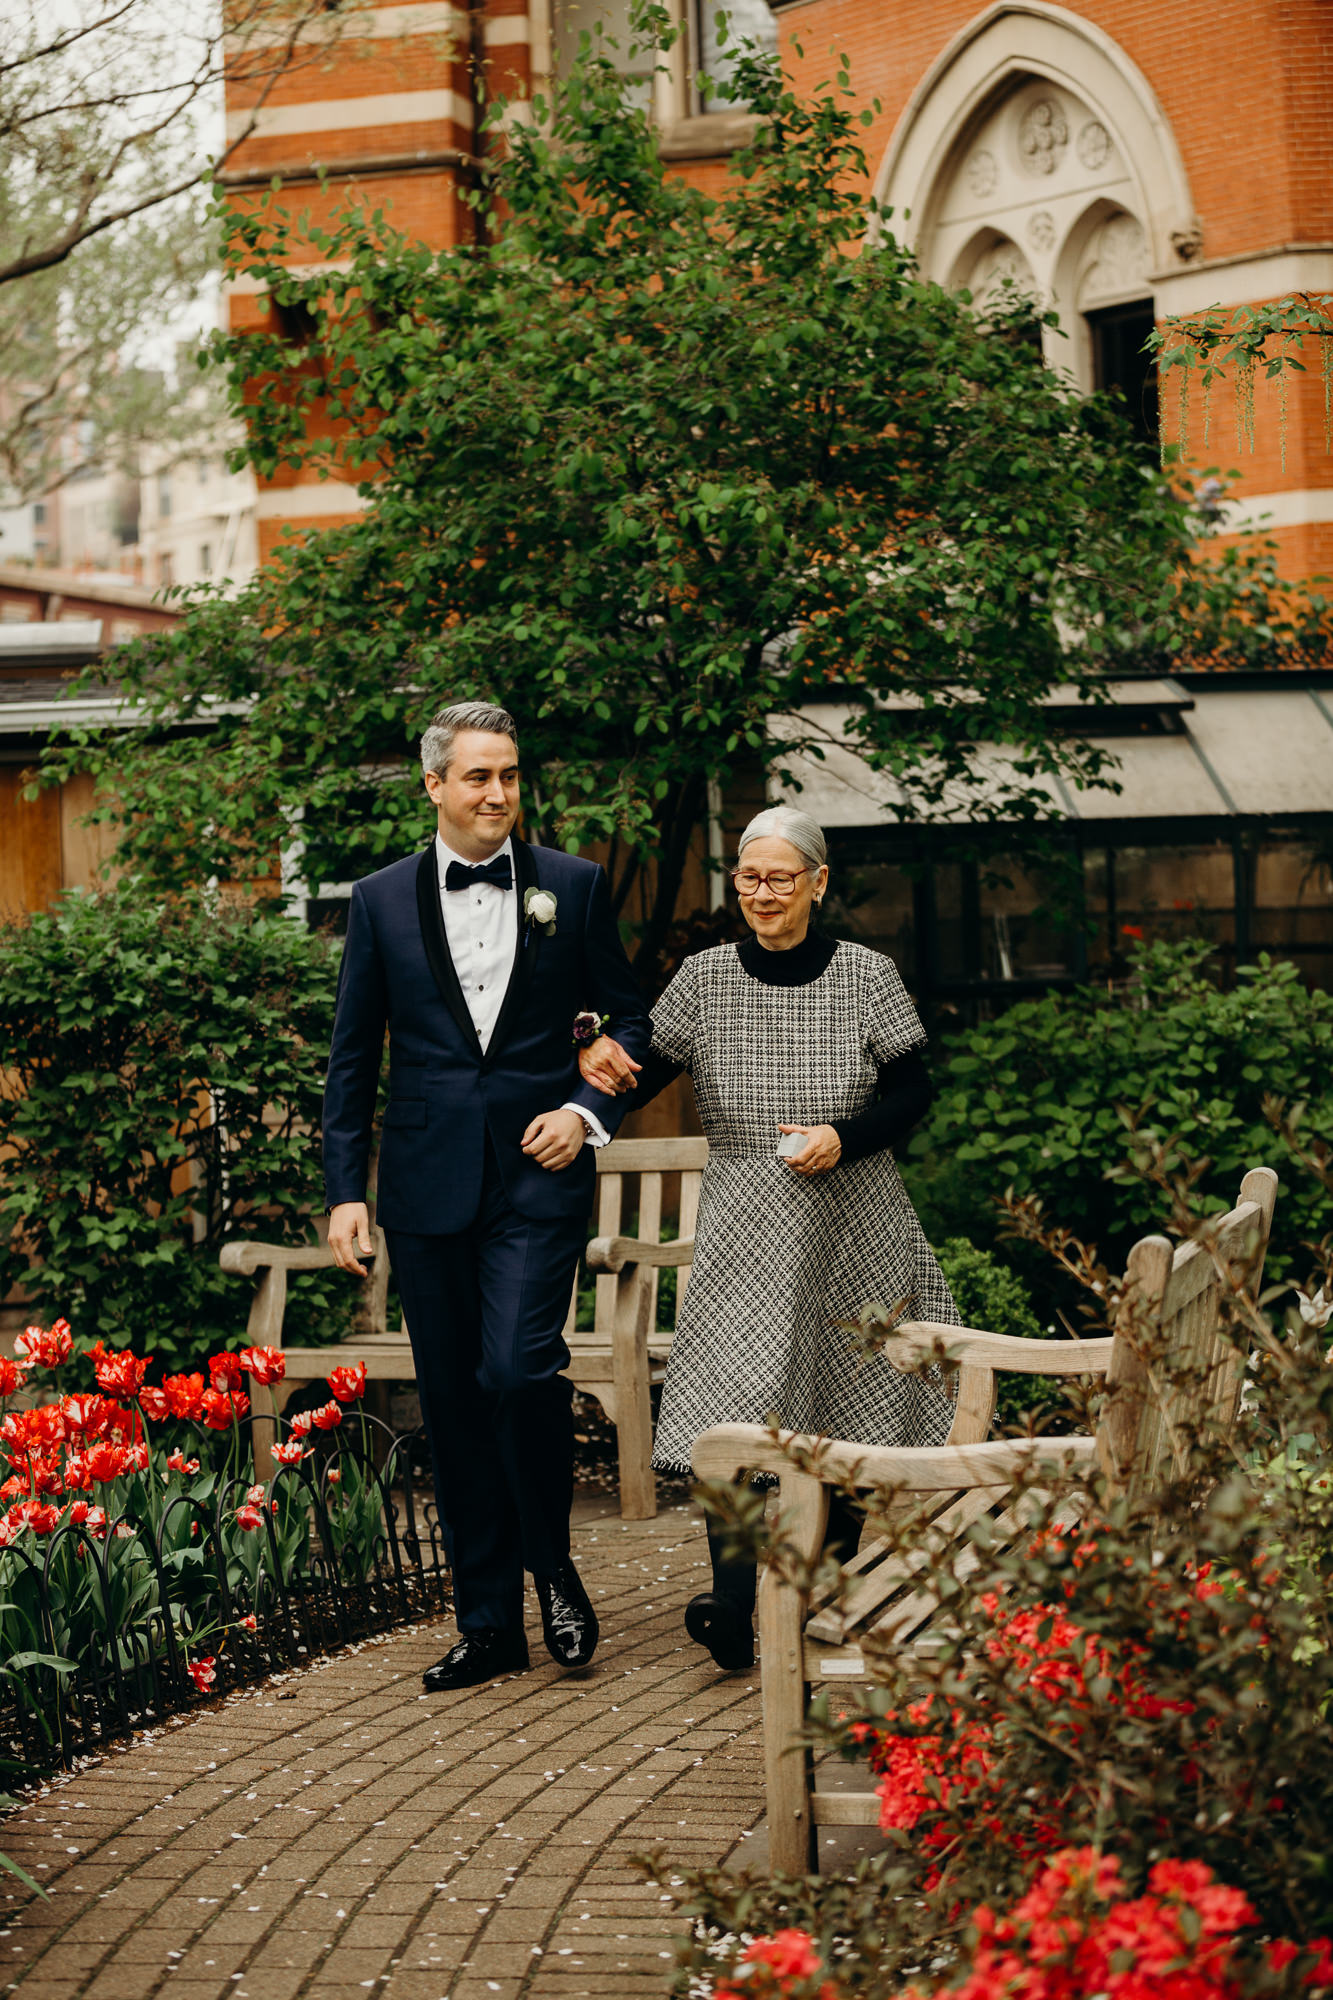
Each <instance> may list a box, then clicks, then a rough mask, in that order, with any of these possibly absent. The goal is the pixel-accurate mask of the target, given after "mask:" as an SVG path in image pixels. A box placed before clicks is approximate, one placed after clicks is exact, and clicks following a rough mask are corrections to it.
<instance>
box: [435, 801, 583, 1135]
mask: <svg viewBox="0 0 1333 2000" xmlns="http://www.w3.org/2000/svg"><path fill="white" fill-rule="evenodd" d="M498 851H499V853H500V854H506V855H508V857H509V866H510V868H511V869H513V868H514V843H513V841H512V840H506V842H505V844H504V846H503V847H502V848H500V849H499V850H498ZM451 861H457V862H458V864H459V866H460V867H463V868H471V867H473V866H475V863H473V862H471V861H465V860H464V859H463V856H462V855H461V854H455V853H454V851H453V849H452V848H450V847H446V846H445V844H444V841H443V840H442V839H441V838H440V836H439V834H438V833H437V834H436V836H435V866H436V871H437V874H438V878H439V885H440V910H441V913H442V914H443V917H444V935H445V938H446V940H447V942H448V945H449V956H450V958H452V960H453V962H454V971H455V972H456V973H457V974H458V983H459V985H460V986H461V987H462V989H463V998H464V1000H466V1002H467V1010H468V1012H469V1014H471V1016H472V1023H473V1026H474V1027H475V1028H476V1030H477V1039H478V1041H479V1042H480V1043H481V1047H482V1053H483V1054H484V1053H485V1051H486V1050H487V1049H488V1048H489V1047H490V1042H491V1037H492V1035H493V1034H494V1033H495V1024H496V1022H497V1021H498V1020H499V1018H500V1009H501V1007H503V1005H504V997H505V994H506V993H507V992H508V991H509V981H510V979H511V978H512V977H513V972H514V958H515V954H516V952H517V949H518V926H519V922H520V911H519V896H518V873H517V870H514V886H513V888H511V889H502V888H501V887H500V886H499V884H498V883H496V882H473V883H471V884H469V886H468V887H467V888H466V889H447V888H446V887H445V880H446V877H447V876H448V873H449V863H450V862H451ZM570 1027H571V1030H572V1028H573V1022H571V1023H570ZM560 1108H561V1110H562V1111H574V1112H577V1113H578V1115H579V1117H580V1118H581V1119H582V1120H583V1123H584V1125H585V1127H586V1128H587V1133H588V1138H589V1140H590V1142H591V1143H592V1144H593V1145H594V1146H605V1145H606V1143H607V1141H608V1138H609V1136H610V1135H609V1134H608V1132H607V1131H606V1128H605V1127H604V1125H603V1124H602V1122H601V1120H600V1119H599V1118H597V1117H595V1116H594V1115H593V1113H592V1112H591V1111H588V1110H585V1108H584V1107H583V1105H581V1104H563V1105H562V1106H561V1107H560Z"/></svg>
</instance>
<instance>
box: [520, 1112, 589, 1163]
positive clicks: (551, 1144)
mask: <svg viewBox="0 0 1333 2000" xmlns="http://www.w3.org/2000/svg"><path fill="white" fill-rule="evenodd" d="M587 1136H588V1129H587V1127H586V1126H585V1124H584V1122H583V1120H582V1119H581V1118H580V1117H579V1114H578V1112H577V1111H543V1112H542V1114H541V1116H540V1117H539V1118H534V1119H533V1121H532V1123H531V1125H529V1127H528V1129H527V1131H526V1132H525V1133H524V1134H523V1141H522V1144H523V1151H524V1152H525V1153H526V1154H527V1156H528V1158H529V1159H530V1160H535V1161H536V1162H537V1165H538V1166H539V1167H545V1168H547V1170H548V1171H549V1172H550V1173H553V1174H558V1173H559V1171H560V1169H561V1168H562V1167H567V1166H568V1165H569V1163H570V1161H571V1160H576V1159H577V1158H578V1155H579V1147H580V1146H581V1145H582V1144H583V1141H584V1140H585V1139H586V1138H587Z"/></svg>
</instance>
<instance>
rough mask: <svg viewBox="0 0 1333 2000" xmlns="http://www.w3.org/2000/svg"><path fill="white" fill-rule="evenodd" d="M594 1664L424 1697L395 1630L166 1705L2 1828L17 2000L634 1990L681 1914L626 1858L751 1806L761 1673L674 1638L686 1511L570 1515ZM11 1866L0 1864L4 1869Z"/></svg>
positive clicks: (417, 1658) (1, 1969)
mask: <svg viewBox="0 0 1333 2000" xmlns="http://www.w3.org/2000/svg"><path fill="white" fill-rule="evenodd" d="M580 1511H581V1514H582V1516H583V1518H581V1519H576V1531H575V1553H576V1556H577V1559H578V1561H579V1565H580V1568H581V1570H582V1573H583V1576H584V1578H585V1580H586V1582H587V1583H588V1586H589V1589H590V1591H591V1592H592V1595H593V1598H594V1602H595V1603H596V1604H597V1608H598V1615H599V1617H600V1619H601V1623H602V1643H601V1647H600V1649H599V1652H598V1655H597V1660H596V1663H595V1667H594V1670H593V1671H592V1672H591V1673H590V1674H588V1675H586V1676H582V1677H572V1676H571V1677H565V1676H562V1675H560V1674H559V1673H558V1672H557V1670H556V1669H555V1667H554V1666H553V1665H552V1664H551V1663H550V1661H549V1660H548V1658H547V1656H546V1653H545V1650H544V1648H543V1647H542V1645H541V1639H540V1632H539V1628H538V1626H537V1622H536V1617H535V1610H534V1612H533V1616H532V1618H531V1619H530V1624H529V1637H530V1639H531V1640H532V1641H533V1646H534V1651H533V1659H534V1662H535V1663H536V1664H534V1668H533V1670H532V1671H531V1672H530V1673H528V1674H524V1675H519V1676H514V1677H511V1678H509V1679H507V1680H505V1681H503V1682H500V1683H497V1684H494V1685H491V1686H488V1687H483V1688H477V1689H472V1690H469V1691H467V1692H465V1693H461V1694H453V1695H437V1696H429V1697H428V1696H425V1695H423V1694H422V1692H421V1687H420V1680H419V1676H420V1674H421V1672H422V1670H423V1668H425V1667H426V1666H429V1665H430V1663H431V1662H432V1661H433V1660H435V1659H438V1657H439V1656H440V1654H441V1653H442V1652H443V1651H444V1650H445V1648H446V1646H447V1645H448V1644H449V1643H450V1641H451V1639H452V1637H453V1630H452V1627H451V1626H450V1625H448V1624H443V1623H442V1624H437V1625H430V1626H424V1625H423V1626H420V1627H413V1628H410V1629H408V1630H406V1631H404V1632H400V1633H395V1634H393V1635H391V1636H389V1637H388V1638H385V1639H382V1640H379V1641H376V1642H373V1643H370V1644H367V1645H364V1646H362V1647H360V1648H358V1649H354V1650H350V1651H349V1652H347V1653H343V1654H339V1655H337V1656H336V1657H334V1658H332V1659H328V1660H323V1661H320V1662H317V1663H316V1664H314V1665H312V1666H311V1667H310V1668H308V1669H306V1670H305V1671H304V1672H301V1673H299V1674H291V1675H288V1676H285V1677H283V1678H280V1679H278V1680H275V1681H273V1682H271V1683H269V1684H268V1685H266V1686H264V1687H262V1688H259V1689H255V1690H252V1691H250V1692H248V1693H246V1694H242V1695H236V1696H233V1697H231V1698H230V1699H229V1700H228V1701H227V1702H226V1703H225V1704H222V1705H220V1706H219V1707H217V1708H216V1709H212V1710H209V1711H206V1712H204V1713H200V1714H195V1715H192V1716H189V1717H186V1718H183V1719H178V1720H177V1721H176V1722H175V1723H174V1724H172V1725H169V1726H167V1727H165V1728H163V1729H160V1730H158V1731H156V1732H155V1733H153V1734H152V1735H151V1736H147V1737H144V1738H141V1739H139V1740H137V1741H136V1742H134V1743H133V1744H131V1745H128V1746H126V1747H125V1748H123V1749H122V1750H119V1751H116V1752H113V1753H112V1754H111V1755H109V1756H107V1757H106V1758H105V1759H103V1760H102V1761H101V1762H100V1763H98V1764H96V1765H95V1766H92V1767H91V1768H89V1769H87V1770H84V1771H80V1772H76V1773H73V1774H71V1775H69V1776H67V1777H61V1778H60V1779H58V1780H55V1781H53V1782H52V1783H51V1785H50V1786H48V1787H46V1788H45V1789H44V1790H43V1791H42V1793H41V1794H40V1796H38V1797H36V1798H34V1799H32V1800H31V1801H30V1802H29V1803H28V1804H26V1805H25V1806H24V1807H23V1808H22V1809H21V1810H20V1811H19V1812H17V1813H16V1814H15V1815H14V1816H13V1817H11V1818H10V1819H9V1820H7V1821H6V1822H5V1823H4V1826H3V1829H0V1844H2V1845H3V1848H4V1851H5V1852H7V1853H8V1854H10V1855H11V1856H12V1857H13V1858H14V1859H15V1860H17V1861H19V1862H21V1863H22V1865H23V1866H24V1867H26V1868H27V1869H28V1871H29V1872H30V1873H31V1874H33V1875H34V1876H36V1878H37V1879H38V1880H39V1881H41V1882H43V1883H44V1884H45V1885H46V1886H47V1887H48V1889H49V1890H50V1892H51V1898H50V1901H49V1902H42V1901H40V1900H38V1899H36V1898H32V1897H29V1896H28V1895H27V1894H26V1893H25V1892H24V1891H23V1890H22V1889H21V1888H19V1887H17V1886H15V1888H14V1892H13V1893H12V1894H11V1895H9V1896H8V1897H7V1899H5V1901H4V1902H3V1904H0V1908H3V1909H4V1910H5V1911H6V1912H7V1914H6V1915H5V1916H4V1919H3V1922H0V1991H3V1990H9V1991H13V1990H15V1989H18V1990H21V1992H22V1993H23V1995H24V2000H76V1996H77V2000H154V1997H155V1996H157V1995H159V1994H163V1993H169V1994H170V1995H171V1996H172V2000H220V1996H222V1995H230V1996H233V2000H298V1996H300V2000H305V1996H310V2000H363V1996H365V1995H366V1994H374V1995H379V1994H383V1995H385V1996H386V2000H483V1996H484V1997H485V2000H493V1996H495V1995H500V1996H501V2000H520V1996H522V2000H582V1996H584V1995H587V1996H589V2000H648V1996H660V1995H662V1994H664V1992H665V1990H666V1986H667V1980H668V1973H669V1961H670V1958H671V1955H672V1948H673V1943H674V1939H675V1936H676V1935H677V1920H675V1919H673V1917H672V1915H671V1911H670V1905H669V1903H667V1902H666V1901H664V1900H663V1898H662V1896H661V1893H660V1892H659V1891H658V1890H657V1889H656V1888H654V1887H652V1886H651V1885H648V1884H646V1883H645V1882H644V1881H643V1879H642V1877H641V1876H640V1875H639V1874H638V1872H637V1871H636V1870H635V1869H634V1867H633V1866H632V1865H631V1859H630V1857H631V1856H632V1855H634V1854H635V1853H638V1852H642V1851H644V1850H646V1849H649V1848H652V1847H656V1846H659V1845H660V1846H661V1847H662V1848H664V1849H665V1850H667V1851H668V1852H669V1853H670V1854H671V1856H672V1857H673V1858H676V1859H679V1860H682V1861H718V1860H721V1859H722V1858H723V1856H724V1855H726V1854H727V1852H728V1851H729V1850H730V1849H732V1848H733V1847H734V1846H735V1845H736V1844H737V1842H738V1840H739V1839H741V1838H743V1837H744V1836H745V1835H746V1834H747V1832H748V1830H750V1829H752V1828H753V1827H754V1826H755V1825H756V1823H757V1822H758V1820H759V1817H760V1815H761V1812H762V1809H763V1774H762V1766H761V1747H760V1735H759V1684H758V1675H757V1674H753V1675H745V1676H722V1675H719V1674H718V1673H717V1671H716V1670H715V1669H714V1667H713V1666H712V1663H711V1662H710V1661H709V1660H708V1659H707V1657H706V1656H705V1655H704V1654H702V1653H701V1652H700V1650H699V1648H698V1647H696V1646H694V1645H692V1644H691V1643H690V1642H689V1640H688V1639H687V1638H686V1637H685V1634H684V1631H683V1629H682V1625H681V1611H682V1608H683V1606H684V1604H685V1601H686V1599H687V1598H688V1597H690V1596H691V1595H692V1594H693V1593H694V1592H695V1591H696V1590H699V1589H702V1588H704V1587H705V1578H706V1566H707V1559H706V1553H705V1547H704V1537H703V1531H702V1527H701V1526H700V1524H699V1522H698V1520H697V1518H695V1517H692V1515H691V1512H690V1510H689V1509H688V1508H687V1507H684V1506H677V1507H672V1508H668V1509H666V1510H664V1512H663V1513H662V1514H660V1515H659V1517H658V1518H657V1520H655V1521H643V1522H633V1523H624V1522H621V1521H620V1519H619V1517H618V1516H617V1515H616V1514H614V1513H613V1512H611V1511H609V1509H608V1508H607V1507H605V1505H604V1504H603V1503H597V1504H596V1505H595V1506H588V1507H585V1508H584V1509H581V1510H580ZM0 1879H7V1878H0Z"/></svg>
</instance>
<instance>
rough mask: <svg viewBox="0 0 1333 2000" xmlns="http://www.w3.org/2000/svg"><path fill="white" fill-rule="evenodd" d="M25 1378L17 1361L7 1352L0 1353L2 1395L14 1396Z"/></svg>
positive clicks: (0, 1393)
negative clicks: (12, 1359) (11, 1358)
mask: <svg viewBox="0 0 1333 2000" xmlns="http://www.w3.org/2000/svg"><path fill="white" fill-rule="evenodd" d="M22 1380H23V1374H22V1371H21V1369H20V1368H19V1365H18V1362H17V1361H11V1360H10V1358H9V1356H8V1355H7V1354H0V1396H12V1395H13V1394H14V1392H15V1390H16V1389H17V1388H18V1386H19V1383H20V1382H21V1381H22Z"/></svg>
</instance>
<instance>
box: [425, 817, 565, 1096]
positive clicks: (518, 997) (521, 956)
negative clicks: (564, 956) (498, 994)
mask: <svg viewBox="0 0 1333 2000" xmlns="http://www.w3.org/2000/svg"><path fill="white" fill-rule="evenodd" d="M512 845H513V850H514V900H515V903H516V904H517V919H518V938H517V941H516V943H515V947H514V969H513V971H512V973H511V974H510V975H509V985H508V988H507V989H506V991H505V997H504V1000H503V1002H502V1004H501V1007H500V1014H499V1018H498V1020H497V1021H496V1023H495V1032H494V1034H493V1035H492V1036H491V1039H490V1043H489V1045H488V1047H487V1050H486V1056H487V1060H488V1061H489V1060H491V1059H492V1058H494V1057H495V1056H496V1055H498V1054H499V1052H500V1049H501V1047H502V1046H503V1044H504V1039H505V1036H506V1035H507V1034H508V1033H509V1030H510V1029H511V1027H512V1026H513V1024H514V1019H515V1016H516V1015H517V1013H518V1010H519V1008H520V1007H521V1006H522V1004H523V998H524V995H525V994H526V993H527V990H528V987H529V986H530V985H531V983H532V975H533V973H534V971H535V970H536V966H537V955H538V953H539V952H540V950H541V937H542V933H541V931H540V930H539V928H538V927H537V925H536V924H532V925H529V923H528V921H527V918H526V917H525V916H524V914H523V902H524V898H525V897H526V895H527V893H528V890H529V889H535V888H536V887H537V863H536V861H535V860H534V859H533V853H532V849H531V848H530V847H529V846H528V843H527V841H526V840H520V839H519V837H518V835H517V834H514V835H513V836H512ZM441 921H442V922H443V920H441ZM460 997H461V996H460Z"/></svg>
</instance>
